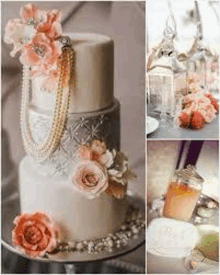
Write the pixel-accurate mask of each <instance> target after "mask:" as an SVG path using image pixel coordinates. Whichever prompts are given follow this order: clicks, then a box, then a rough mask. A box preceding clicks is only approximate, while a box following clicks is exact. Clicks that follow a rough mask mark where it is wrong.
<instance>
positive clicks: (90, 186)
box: [71, 160, 108, 199]
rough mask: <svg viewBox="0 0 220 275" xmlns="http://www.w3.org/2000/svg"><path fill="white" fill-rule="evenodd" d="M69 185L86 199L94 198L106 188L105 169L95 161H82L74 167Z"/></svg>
mask: <svg viewBox="0 0 220 275" xmlns="http://www.w3.org/2000/svg"><path fill="white" fill-rule="evenodd" d="M71 183H72V184H73V186H74V187H75V188H76V189H77V190H78V191H80V192H82V194H83V195H85V196H86V197H87V198H89V199H92V198H95V197H97V196H99V195H100V194H101V193H102V192H104V191H105V190H106V189H107V188H108V176H107V172H106V169H105V168H104V167H103V166H102V165H100V164H99V163H98V162H96V161H90V160H83V161H81V162H79V163H78V164H77V165H76V167H75V169H74V172H73V175H72V176H71Z"/></svg>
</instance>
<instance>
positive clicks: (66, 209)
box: [19, 157, 127, 240]
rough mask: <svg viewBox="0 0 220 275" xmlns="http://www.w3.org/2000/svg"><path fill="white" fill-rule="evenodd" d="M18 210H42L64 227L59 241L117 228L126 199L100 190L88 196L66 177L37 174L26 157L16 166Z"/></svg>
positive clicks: (102, 232) (79, 238)
mask: <svg viewBox="0 0 220 275" xmlns="http://www.w3.org/2000/svg"><path fill="white" fill-rule="evenodd" d="M19 181H20V198H21V211H22V212H34V211H36V210H40V211H45V212H46V213H48V214H50V215H51V216H52V218H53V219H54V220H55V221H56V223H57V224H58V225H59V226H61V227H62V228H63V230H61V231H60V234H61V235H60V237H61V240H88V239H93V238H103V237H105V236H107V235H108V234H109V233H112V232H114V231H116V230H117V229H119V228H120V226H121V225H122V224H123V222H124V220H125V217H126V210H127V200H126V197H125V198H124V199H120V200H118V199H115V198H112V197H110V196H108V195H107V194H106V193H102V194H101V195H100V196H99V197H98V198H95V199H92V200H90V199H87V198H85V197H84V196H83V195H82V194H80V193H78V192H76V191H75V190H74V188H73V187H72V186H71V184H70V182H69V181H68V178H67V177H66V178H65V177H56V178H49V177H45V176H42V175H39V173H38V171H37V170H35V169H34V168H33V167H32V166H31V164H30V161H29V158H28V157H25V158H24V159H23V160H22V161H21V163H20V167H19Z"/></svg>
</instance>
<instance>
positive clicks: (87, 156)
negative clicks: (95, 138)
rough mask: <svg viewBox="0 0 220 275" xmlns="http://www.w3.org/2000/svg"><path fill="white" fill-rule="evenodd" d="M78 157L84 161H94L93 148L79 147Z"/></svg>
mask: <svg viewBox="0 0 220 275" xmlns="http://www.w3.org/2000/svg"><path fill="white" fill-rule="evenodd" d="M77 157H78V158H81V159H83V160H92V150H91V148H90V147H89V146H87V145H81V146H79V149H78V150H77Z"/></svg>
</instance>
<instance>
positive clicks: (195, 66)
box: [186, 1, 218, 92]
mask: <svg viewBox="0 0 220 275" xmlns="http://www.w3.org/2000/svg"><path fill="white" fill-rule="evenodd" d="M195 12H196V19H197V34H196V37H195V40H194V42H193V45H192V47H191V49H190V50H189V52H188V58H187V61H186V68H187V88H188V90H189V92H195V91H196V90H197V89H201V88H202V89H205V90H209V91H210V90H211V85H212V82H213V81H214V80H215V79H214V77H215V76H214V74H215V72H214V68H215V67H216V66H215V65H216V56H215V55H214V54H213V53H212V52H211V51H210V49H209V48H208V47H207V45H206V44H205V42H204V40H203V30H202V29H203V28H202V21H201V16H200V12H199V5H198V2H197V1H195ZM216 70H218V68H216ZM194 90H195V91H194Z"/></svg>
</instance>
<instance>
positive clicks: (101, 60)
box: [31, 33, 114, 113]
mask: <svg viewBox="0 0 220 275" xmlns="http://www.w3.org/2000/svg"><path fill="white" fill-rule="evenodd" d="M65 35H67V36H69V37H70V39H71V42H70V43H71V46H72V48H73V50H74V68H73V70H74V74H73V75H74V76H73V77H72V79H71V96H70V107H69V112H70V113H80V112H92V111H98V110H102V109H105V108H107V107H109V106H111V105H112V104H113V97H114V96H113V84H114V83H113V79H114V43H113V41H112V40H111V38H109V37H107V36H104V35H100V34H93V33H71V34H65ZM44 80H45V76H43V75H40V76H36V77H35V78H33V80H32V101H31V104H32V105H33V106H34V107H35V108H37V109H39V110H42V111H47V112H50V111H51V112H52V110H53V105H54V94H55V88H53V89H52V90H51V91H44V89H43V85H42V84H43V83H44Z"/></svg>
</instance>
